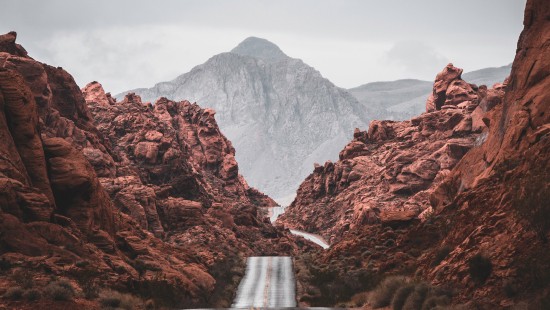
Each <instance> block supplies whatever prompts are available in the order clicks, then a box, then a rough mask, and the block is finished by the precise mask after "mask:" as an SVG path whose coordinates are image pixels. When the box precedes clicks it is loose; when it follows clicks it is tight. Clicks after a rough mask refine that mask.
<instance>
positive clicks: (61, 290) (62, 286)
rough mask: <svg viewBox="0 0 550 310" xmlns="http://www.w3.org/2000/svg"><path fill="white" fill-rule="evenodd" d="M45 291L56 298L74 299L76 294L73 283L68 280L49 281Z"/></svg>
mask: <svg viewBox="0 0 550 310" xmlns="http://www.w3.org/2000/svg"><path fill="white" fill-rule="evenodd" d="M44 292H45V293H46V295H48V296H49V297H50V298H52V299H54V300H72V299H73V298H74V294H75V292H74V288H73V286H72V284H71V283H70V282H69V281H67V280H57V281H53V282H51V283H49V284H48V285H46V287H45V288H44Z"/></svg>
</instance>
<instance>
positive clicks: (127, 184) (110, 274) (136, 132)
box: [0, 32, 295, 309]
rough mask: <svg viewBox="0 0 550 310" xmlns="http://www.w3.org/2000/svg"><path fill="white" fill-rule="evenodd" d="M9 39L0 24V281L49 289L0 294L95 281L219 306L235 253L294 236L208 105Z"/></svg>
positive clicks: (281, 244)
mask: <svg viewBox="0 0 550 310" xmlns="http://www.w3.org/2000/svg"><path fill="white" fill-rule="evenodd" d="M15 39H16V34H15V33H14V32H11V33H8V34H5V35H2V36H0V137H1V141H2V142H1V143H2V147H1V148H0V188H1V191H0V262H1V264H0V287H1V288H2V290H3V291H2V292H0V293H1V294H7V293H10V294H15V292H16V290H17V289H19V290H21V289H24V290H25V292H29V291H32V290H34V291H35V295H36V294H38V295H40V294H42V295H47V296H45V297H44V298H42V299H39V300H38V301H34V302H29V301H26V302H25V301H10V300H9V298H8V299H6V298H4V299H1V300H0V305H2V306H7V307H8V308H23V309H36V308H45V307H48V308H55V307H59V308H64V309H72V308H77V307H79V308H82V307H84V308H97V307H98V304H97V301H94V300H93V299H87V298H85V297H89V296H93V295H94V294H96V293H97V292H98V291H99V292H100V293H101V290H102V289H104V288H112V289H116V290H118V291H120V292H123V293H124V292H130V293H132V294H134V295H137V296H139V297H140V298H143V299H151V302H150V303H156V304H157V305H166V306H171V307H173V306H180V307H182V306H188V307H189V306H200V305H203V306H205V305H227V302H229V301H230V299H231V294H232V289H233V288H234V286H235V285H236V281H237V280H238V275H239V274H240V273H242V270H239V268H241V267H242V263H243V262H242V260H241V257H242V256H247V255H252V254H257V255H259V254H277V253H288V252H289V251H292V250H293V248H295V246H294V243H293V241H291V240H290V239H288V238H287V237H286V236H285V235H284V234H283V232H281V231H280V230H277V229H275V228H274V227H273V226H271V224H269V223H266V222H265V221H264V220H263V217H262V216H261V215H260V214H259V213H260V212H259V207H262V206H270V205H273V204H274V202H273V200H271V199H270V198H269V197H267V196H265V195H263V194H261V193H260V192H258V191H256V190H255V189H253V188H249V187H248V186H247V184H246V182H245V181H244V179H243V178H242V177H241V176H240V175H239V173H238V165H237V163H236V161H235V158H234V154H235V151H234V149H233V147H232V146H231V143H230V142H229V141H228V140H227V139H226V138H225V137H224V136H223V134H221V132H220V130H219V128H218V126H217V124H216V121H215V119H214V112H213V111H212V110H209V109H202V108H200V107H199V106H197V105H196V104H190V103H189V102H186V101H182V102H173V101H169V100H166V99H162V98H161V99H160V100H159V101H158V102H157V103H156V105H155V107H154V108H153V107H152V106H151V105H144V104H143V103H141V101H140V99H139V97H137V96H134V95H128V96H127V97H126V98H125V99H124V100H123V101H121V102H115V101H114V100H113V98H111V97H110V95H109V94H105V92H104V91H103V89H102V87H101V85H100V84H99V83H95V82H94V83H90V84H89V85H87V86H86V87H85V88H84V90H83V91H81V90H80V89H79V88H78V86H77V85H76V83H75V82H74V80H73V78H72V77H71V75H70V74H69V73H67V72H66V71H65V70H63V69H62V68H55V67H52V66H49V65H46V64H43V63H40V62H38V61H36V60H34V59H32V58H31V57H29V56H28V55H27V53H26V51H25V50H24V49H23V48H22V47H21V46H20V45H18V44H16V43H15ZM19 286H20V287H21V288H18V287H19ZM59 287H62V288H59ZM67 287H68V288H67ZM8 288H10V289H8ZM12 288H13V289H12ZM42 288H45V289H44V290H42ZM63 288H64V289H63ZM6 290H8V291H9V292H8V291H6ZM59 290H64V292H66V291H67V290H68V291H71V290H72V291H75V292H76V296H77V297H76V299H74V300H72V301H56V302H54V301H52V298H53V299H57V297H55V296H57V295H55V292H58V291H59ZM52 292H53V293H52ZM5 296H8V295H5ZM48 296H49V297H48ZM50 297H51V298H50ZM29 299H30V298H29ZM58 299H63V298H58Z"/></svg>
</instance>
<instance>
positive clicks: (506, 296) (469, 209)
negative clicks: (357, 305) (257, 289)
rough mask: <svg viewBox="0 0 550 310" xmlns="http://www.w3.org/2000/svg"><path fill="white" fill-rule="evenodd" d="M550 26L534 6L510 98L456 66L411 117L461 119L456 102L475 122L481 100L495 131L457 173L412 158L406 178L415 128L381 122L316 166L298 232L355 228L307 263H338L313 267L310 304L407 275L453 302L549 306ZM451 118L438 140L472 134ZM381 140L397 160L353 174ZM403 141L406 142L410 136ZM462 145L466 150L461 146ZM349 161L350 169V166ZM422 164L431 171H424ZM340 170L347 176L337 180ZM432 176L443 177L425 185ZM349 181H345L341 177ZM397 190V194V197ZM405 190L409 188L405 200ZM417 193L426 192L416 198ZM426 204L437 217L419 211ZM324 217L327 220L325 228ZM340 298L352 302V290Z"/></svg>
mask: <svg viewBox="0 0 550 310" xmlns="http://www.w3.org/2000/svg"><path fill="white" fill-rule="evenodd" d="M549 20H550V3H549V2H547V1H543V0H529V1H527V6H526V10H525V20H524V30H523V32H522V34H521V36H520V39H519V42H518V49H517V54H516V58H515V60H514V63H513V66H512V72H511V76H510V78H509V80H508V82H507V83H506V85H505V86H504V89H505V94H504V96H502V94H501V92H502V90H489V91H487V92H486V94H485V95H483V94H480V91H479V89H478V90H477V91H476V89H475V88H474V87H471V85H468V84H467V83H465V82H463V81H461V80H460V79H459V77H460V71H457V70H454V69H453V68H452V67H448V68H446V70H444V71H443V72H442V73H441V74H439V75H438V77H437V79H436V82H435V84H434V91H433V94H432V96H431V97H430V99H429V100H428V102H427V111H431V112H428V113H426V114H423V115H421V116H420V117H418V118H416V119H413V120H411V121H410V124H411V125H412V126H414V123H417V122H418V121H420V123H419V125H420V124H425V123H423V122H425V121H426V120H428V119H429V118H431V117H434V116H436V115H437V116H439V117H442V115H444V114H446V113H452V114H455V113H456V112H458V110H457V109H455V108H450V107H449V106H453V107H454V105H455V104H457V103H458V105H459V106H465V108H466V109H465V110H463V112H464V114H463V117H464V116H466V115H467V114H466V113H467V112H466V111H467V110H468V108H467V107H468V106H471V107H472V108H473V107H475V106H476V104H475V101H476V100H474V99H475V96H477V98H478V103H479V104H478V105H477V107H475V109H474V112H472V113H471V114H470V116H471V118H472V123H471V124H472V125H474V124H475V122H474V120H475V119H477V117H474V116H475V114H474V113H478V112H482V113H483V116H482V117H481V119H480V120H481V121H482V123H483V125H484V126H487V127H488V128H486V129H483V131H482V133H481V134H480V135H479V136H478V141H479V143H474V145H470V146H469V147H467V148H465V149H463V150H466V149H468V148H470V147H471V149H470V150H469V151H467V152H465V154H462V155H461V156H460V157H462V158H461V159H460V160H459V161H458V163H456V164H454V165H453V166H454V167H452V168H450V169H448V170H442V169H441V168H440V167H441V164H442V162H441V161H440V160H438V159H437V158H431V159H432V160H431V161H425V160H418V159H417V160H416V161H414V162H413V163H411V164H406V163H405V164H404V167H403V168H402V169H400V170H399V171H400V172H399V173H395V172H394V171H395V170H394V167H400V166H401V165H402V164H400V160H399V159H401V158H402V157H397V156H395V157H391V156H389V155H391V154H392V153H403V151H400V150H399V144H397V143H396V142H397V141H399V140H398V138H399V135H400V133H403V132H405V131H404V130H403V128H404V127H406V124H407V123H409V122H403V123H400V124H396V123H390V124H389V125H388V124H385V125H383V126H381V125H380V123H376V122H375V123H374V124H373V125H371V128H370V130H369V132H368V133H367V134H365V133H361V132H358V133H357V135H356V141H354V142H352V143H351V144H349V145H348V147H346V149H344V151H343V152H342V157H343V160H342V161H340V162H338V163H336V164H328V165H325V166H324V167H319V168H317V170H318V171H317V172H314V173H313V174H312V175H311V176H310V177H309V178H308V179H307V180H306V181H305V182H304V184H302V186H301V188H300V189H301V190H300V193H299V195H298V197H297V199H296V201H295V202H294V204H293V205H292V206H291V210H292V209H293V208H294V209H295V210H296V211H294V212H291V213H289V214H288V215H286V217H287V218H286V223H287V225H302V227H308V228H311V229H320V230H321V233H323V232H324V233H325V235H328V234H330V232H331V231H335V232H340V231H345V230H347V233H345V234H343V235H333V240H338V241H339V242H337V243H336V244H334V245H333V246H332V247H331V249H330V250H329V251H328V252H326V253H321V254H319V255H318V256H317V257H316V258H314V259H309V258H308V259H306V261H307V262H315V261H319V260H320V261H323V262H324V263H323V264H328V267H327V266H325V267H320V266H317V267H315V266H314V267H312V268H310V269H309V273H308V272H305V275H302V276H301V279H302V282H303V283H304V284H303V285H304V286H303V295H302V299H303V301H308V302H310V303H311V302H313V303H314V302H315V300H320V298H321V296H322V294H320V295H315V294H319V292H323V290H325V291H326V290H327V289H328V288H330V289H332V291H335V292H342V291H348V292H349V291H355V292H357V291H360V290H364V289H369V288H372V287H373V286H374V285H376V284H375V283H374V282H375V280H373V279H377V278H380V277H381V276H384V275H388V274H395V273H399V274H405V275H410V276H414V277H415V278H416V279H423V280H425V281H428V282H430V283H431V284H432V285H437V286H439V287H440V288H443V287H447V288H448V289H450V290H449V291H450V292H451V293H452V294H450V296H451V297H452V302H453V303H465V307H466V308H467V309H469V308H472V309H506V308H511V307H516V308H525V309H546V308H548V305H549V304H550V303H549V301H550V291H549V284H550V274H549V273H548V270H549V267H550V266H549V263H548V262H549V261H550V260H549V259H550V257H549V255H550V251H548V238H549V233H550V225H549V222H548V216H547V214H548V212H549V211H550V210H549V209H548V203H547V201H548V199H549V198H550V178H549V174H550V169H549V168H550V165H549V156H548V154H550V153H549V150H550V140H549V139H548V137H549V134H550V118H549V115H548V113H547V111H548V108H549V104H550V103H549V102H550V100H549V98H548V92H547V91H546V89H547V88H548V87H549V86H550V84H549V83H550V79H549V76H550V51H549V48H550V46H549V45H548V42H549V41H550V25H549V23H548V21H549ZM479 99H481V101H479ZM464 100H466V101H464ZM465 102H466V104H464V103H465ZM472 103H473V104H472ZM448 108H450V109H448ZM480 108H481V111H480ZM476 111H478V112H476ZM455 117H456V116H455ZM446 119H447V120H450V119H452V118H444V119H443V122H441V123H439V122H435V123H434V124H440V126H441V127H440V129H441V130H438V129H437V126H436V128H435V129H434V128H432V129H429V131H431V132H430V134H431V136H434V137H437V136H440V135H441V134H444V133H445V132H448V133H449V134H451V132H452V135H454V134H455V133H456V129H458V128H460V129H462V128H464V127H462V126H459V125H457V126H453V129H452V130H451V128H449V127H445V124H449V123H448V122H445V120H446ZM423 120H424V121H423ZM457 120H458V119H457ZM413 122H414V123H413ZM460 122H462V120H461V121H460ZM459 124H460V123H459ZM412 126H410V125H409V127H412ZM474 127H475V126H474ZM474 127H472V129H474ZM380 128H381V129H383V130H380ZM413 128H414V127H413ZM425 128H426V127H425V126H422V130H421V131H416V133H418V132H419V133H420V134H421V133H422V131H424V129H425ZM429 131H426V133H428V132H429ZM382 133H384V134H382ZM380 134H382V135H380ZM414 134H415V131H413V135H414ZM417 135H418V134H417ZM469 135H470V137H472V134H469ZM380 136H382V137H384V140H385V139H388V137H389V141H390V142H391V141H392V140H393V141H394V142H393V144H390V147H389V148H388V150H386V151H385V152H386V154H388V155H387V156H386V158H392V160H391V161H389V162H385V165H386V167H387V168H385V167H382V168H380V170H379V171H378V173H372V172H371V171H372V170H374V171H376V170H375V169H376V168H377V167H378V165H372V164H371V165H372V168H371V169H369V170H367V171H366V172H364V173H360V170H359V169H355V173H359V177H352V178H351V180H353V179H356V180H355V181H353V182H350V176H352V175H353V174H352V172H353V171H354V170H353V168H354V167H355V166H357V165H358V160H357V158H359V157H361V156H357V155H353V156H352V160H351V161H350V163H352V164H355V166H353V165H352V166H350V165H345V162H346V160H348V161H349V159H347V158H348V157H349V156H350V155H349V154H350V153H351V154H353V151H354V150H355V147H354V146H355V145H358V146H357V151H354V152H355V154H359V155H361V152H366V154H367V155H366V157H367V158H365V161H366V162H367V163H371V162H373V161H374V163H375V164H376V163H377V160H379V159H378V156H379V155H378V154H380V151H378V152H379V153H375V152H376V150H377V147H379V146H380V144H382V143H380V142H377V141H380ZM401 136H403V134H401ZM463 138H464V137H463ZM463 138H462V139H463ZM401 139H402V141H406V138H401ZM370 140H374V142H372V143H373V144H374V146H371V148H372V149H374V151H375V152H372V151H371V150H370V149H369V148H368V145H369V144H370V143H371V142H369V141H370ZM365 141H366V142H365ZM420 142H421V141H420ZM434 142H435V143H436V144H437V141H434ZM439 143H440V144H441V142H439ZM447 143H448V142H447ZM363 145H365V146H367V147H365V146H363ZM382 145H383V144H382ZM414 147H415V145H414V144H413V145H410V146H407V148H409V149H413V150H414ZM382 149H383V148H382ZM454 149H455V150H457V151H459V153H460V149H461V148H454ZM434 150H435V149H434ZM439 150H441V149H439ZM439 150H438V151H435V152H433V153H431V154H428V156H429V157H428V158H427V159H430V157H436V156H437V154H438V153H439ZM381 153H382V154H383V153H384V152H381ZM405 154H406V153H405ZM414 154H420V155H422V152H419V151H418V150H415V152H414ZM439 157H441V156H439ZM419 159H422V158H419ZM409 160H410V159H407V161H409ZM407 161H406V162H407ZM415 163H417V164H415ZM428 163H429V165H428ZM435 163H437V164H438V165H435ZM420 164H422V165H420ZM346 166H347V167H350V168H348V169H345V168H346ZM331 167H332V168H331ZM420 167H422V169H415V168H420ZM434 167H438V168H437V169H434ZM338 168H339V170H340V171H342V172H341V175H342V177H340V174H337V173H336V171H337V170H338ZM346 170H347V171H349V172H348V173H346V172H345V171H346ZM437 170H439V172H437ZM434 171H435V172H436V173H435V174H434ZM442 171H445V172H444V173H442ZM344 175H347V178H344ZM432 176H433V177H432ZM377 179H379V180H381V181H379V184H380V185H381V188H378V189H377V190H376V192H375V193H378V194H379V195H381V197H380V196H375V197H368V196H369V194H371V192H370V191H369V186H370V184H372V182H374V181H373V180H377ZM388 179H389V180H394V181H393V182H391V181H389V180H388ZM430 179H431V180H432V181H429V182H428V183H426V182H427V181H426V180H430ZM342 180H343V181H345V182H343V183H342V182H340V181H342ZM402 181H406V182H402ZM346 182H348V183H349V185H348V184H346ZM361 183H363V184H364V185H361ZM361 186H365V189H366V191H365V192H361V191H360V187H361ZM417 186H420V187H417ZM426 186H428V188H427V189H426ZM415 188H416V189H415ZM370 189H372V188H370ZM393 189H396V190H397V191H398V192H395V191H394V193H393V194H392V193H391V192H392V190H393ZM401 189H406V191H405V192H401V193H399V191H401ZM411 190H412V191H413V192H414V193H415V194H414V195H412V196H411V192H410V191H411ZM360 194H363V195H364V196H367V199H363V196H361V195H360ZM395 194H398V195H404V196H401V198H400V197H395V196H394V197H393V198H392V200H394V201H396V202H397V205H395V206H393V205H391V203H390V202H389V201H386V199H384V198H385V197H388V198H389V197H390V195H395ZM407 197H408V198H407ZM369 198H370V200H369ZM405 199H406V201H404V200H405ZM365 200H366V202H367V203H371V204H373V203H376V204H377V206H376V207H377V208H378V210H379V211H378V212H377V211H376V210H372V209H371V210H369V211H370V212H366V215H367V216H366V217H364V218H365V221H364V222H363V223H361V224H360V225H359V224H356V223H357V221H355V220H354V219H355V218H357V217H355V216H352V215H356V214H358V211H357V210H356V209H355V208H353V209H352V208H351V206H354V205H356V204H360V203H365ZM380 200H382V201H380ZM306 201H309V202H310V203H313V204H314V208H315V210H316V212H317V213H322V212H323V211H324V210H327V211H329V212H333V210H335V211H334V212H336V213H337V214H342V216H341V217H339V219H340V220H339V221H336V222H332V223H331V222H329V221H326V220H325V221H323V217H322V216H312V215H311V214H312V213H314V212H311V211H307V208H306V207H305V205H304V204H303V203H304V202H306ZM411 202H412V203H414V204H411ZM415 204H416V205H415ZM341 206H343V208H342V207H341ZM408 206H412V208H411V207H408ZM419 206H420V207H419ZM422 206H423V207H422ZM298 209H300V210H302V211H304V212H307V213H306V214H307V216H306V218H309V219H311V218H313V219H314V220H304V221H301V220H299V219H298V218H297V217H294V216H293V214H296V215H297V214H298V212H297V211H298ZM341 209H344V211H348V213H349V214H345V212H344V211H342V210H341ZM411 209H412V212H411ZM422 209H425V210H430V211H429V213H427V212H426V211H424V212H423V213H421V214H420V215H419V212H420V211H421V210H422ZM373 211H374V212H373ZM388 211H390V212H388ZM364 213H365V212H361V213H359V214H364ZM388 215H389V217H388ZM423 215H424V216H423ZM388 219H389V221H388ZM370 220H372V221H371V223H369V221H370ZM314 221H322V222H324V223H325V225H324V226H323V227H319V226H320V225H318V224H315V223H314ZM348 223H349V227H348V225H346V224H348ZM353 224H356V225H355V226H352V225H353ZM338 227H343V228H344V229H338ZM305 269H306V271H307V268H305ZM321 278H324V279H328V281H325V282H328V283H330V284H328V285H327V284H323V285H319V283H317V284H314V285H313V287H308V285H310V284H311V283H315V280H319V279H321ZM331 279H332V280H331ZM334 279H338V281H335V280H334ZM359 281H364V282H359ZM308 283H309V284H308ZM358 283H359V285H358ZM337 289H338V290H337ZM425 289H426V290H427V289H428V288H426V287H425ZM316 292H317V293H316ZM424 292H425V291H424ZM411 296H412V295H411ZM416 296H418V295H416ZM339 297H340V300H342V298H349V297H350V295H347V296H344V295H340V296H339ZM432 301H433V300H432Z"/></svg>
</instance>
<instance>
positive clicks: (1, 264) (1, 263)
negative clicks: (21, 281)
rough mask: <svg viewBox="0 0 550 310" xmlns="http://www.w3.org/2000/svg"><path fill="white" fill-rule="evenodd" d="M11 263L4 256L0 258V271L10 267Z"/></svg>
mask: <svg viewBox="0 0 550 310" xmlns="http://www.w3.org/2000/svg"><path fill="white" fill-rule="evenodd" d="M11 267H13V266H12V264H11V262H10V261H8V260H6V259H5V258H4V257H2V259H0V271H6V270H10V269H11Z"/></svg>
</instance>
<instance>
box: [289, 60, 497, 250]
mask: <svg viewBox="0 0 550 310" xmlns="http://www.w3.org/2000/svg"><path fill="white" fill-rule="evenodd" d="M461 74H462V69H459V68H456V67H454V66H453V65H452V64H449V65H448V66H447V67H446V68H445V69H444V70H443V71H442V72H441V73H440V74H438V76H437V78H436V81H435V84H434V93H436V94H439V95H440V96H442V97H441V99H442V100H443V102H444V105H442V106H439V105H438V106H437V109H434V111H432V112H430V113H425V114H422V115H420V116H418V117H416V118H413V119H411V120H409V121H403V122H395V121H373V122H371V124H370V126H369V130H368V131H360V130H359V129H357V130H356V131H355V134H354V140H353V141H352V142H351V143H349V144H348V145H347V146H346V147H345V148H344V149H343V150H342V151H341V152H340V160H339V161H337V162H335V163H333V162H326V163H325V164H324V165H323V166H320V165H318V166H316V167H315V170H314V172H313V173H312V174H311V175H310V176H309V177H308V178H306V180H305V181H304V183H302V185H301V186H300V188H299V189H298V195H297V197H296V200H295V201H294V202H293V203H292V204H291V205H290V207H289V208H288V209H287V211H286V212H285V213H284V214H283V215H282V216H281V218H280V220H279V221H281V223H283V224H285V225H288V226H290V227H296V228H300V229H302V230H306V231H309V232H313V233H319V234H322V235H323V237H325V238H327V240H330V241H331V242H335V241H337V240H339V239H340V238H341V237H342V236H343V234H344V233H345V232H347V231H349V230H352V231H353V230H354V229H355V228H356V227H358V226H362V225H365V224H372V223H378V222H381V223H383V224H390V223H392V224H393V223H395V225H397V224H399V222H408V221H411V220H413V219H415V218H417V217H418V216H419V215H420V214H421V213H422V212H426V210H427V209H429V207H430V204H429V199H428V197H429V196H430V193H431V192H432V191H433V189H434V188H435V186H436V185H437V184H438V183H439V182H441V180H443V179H444V178H445V176H446V175H447V174H449V172H450V170H451V169H452V168H453V167H454V166H455V165H456V163H457V162H458V161H459V160H460V159H461V158H462V156H464V154H465V153H466V152H467V151H468V150H469V149H471V148H472V147H473V146H474V145H476V143H477V144H479V143H480V140H479V136H480V135H481V134H482V132H483V131H484V130H486V128H487V127H486V125H485V123H484V122H483V118H484V117H485V114H486V113H487V111H489V110H490V109H491V108H493V106H494V105H495V104H498V102H500V100H501V98H502V96H503V95H504V92H503V91H502V87H503V86H502V85H501V84H497V85H496V88H494V89H490V90H487V88H486V87H484V86H482V87H481V88H478V87H477V86H476V85H473V84H468V83H467V82H465V81H464V80H462V78H461ZM443 97H444V98H443ZM438 98H440V97H438ZM432 101H434V99H433V98H432V97H431V98H430V100H429V102H430V106H431V105H433V104H431V102H432ZM430 109H431V108H430Z"/></svg>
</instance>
